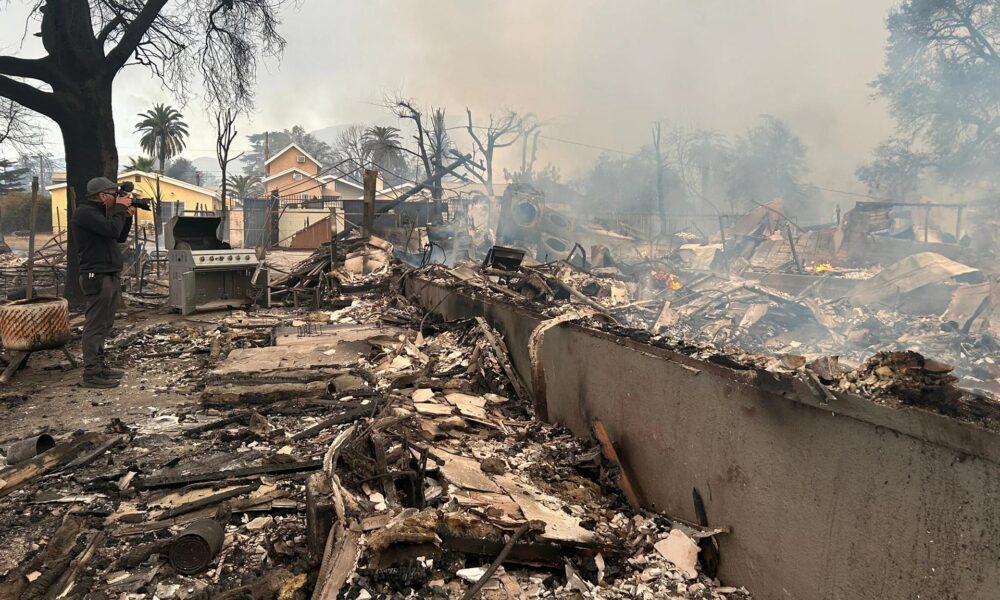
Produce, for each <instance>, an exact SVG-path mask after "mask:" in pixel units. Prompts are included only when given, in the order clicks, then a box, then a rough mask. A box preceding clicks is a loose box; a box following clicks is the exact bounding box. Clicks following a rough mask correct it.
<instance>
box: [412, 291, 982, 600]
mask: <svg viewBox="0 0 1000 600" xmlns="http://www.w3.org/2000/svg"><path fill="white" fill-rule="evenodd" d="M406 291H407V293H408V295H410V296H411V297H413V298H414V299H415V300H416V301H417V302H418V303H419V304H421V305H423V306H424V307H425V308H426V309H428V310H431V311H433V312H435V313H437V314H438V315H439V316H441V317H442V318H444V319H445V320H455V319H463V318H469V317H472V316H483V317H485V318H486V319H487V321H489V322H490V323H491V324H492V325H493V326H494V327H496V328H497V330H498V331H500V332H501V333H502V334H503V336H504V338H505V341H506V344H507V347H508V348H509V351H510V355H511V362H512V363H513V365H514V367H515V368H516V370H517V371H518V372H519V373H520V375H521V378H522V379H523V380H524V381H525V382H527V383H528V385H529V386H530V387H531V388H532V395H533V397H534V401H535V408H536V414H537V415H538V416H539V417H540V418H545V419H547V420H549V421H552V422H556V423H560V424H564V425H565V426H567V427H568V428H569V429H571V430H572V431H573V432H574V434H576V435H577V436H579V437H583V438H589V437H592V436H593V435H594V434H593V431H594V423H595V421H599V422H600V423H602V424H603V426H604V428H606V430H607V433H608V436H609V437H610V439H611V440H612V441H613V442H614V444H615V446H616V447H617V451H618V455H619V458H620V460H621V466H622V470H623V476H624V478H625V480H627V481H628V482H629V483H630V485H631V487H633V488H634V491H635V494H636V496H637V497H638V500H639V501H640V502H641V504H642V505H643V506H644V507H646V508H650V509H655V510H656V511H659V512H662V513H664V514H666V515H669V516H671V517H672V518H676V519H682V520H686V521H689V522H692V523H699V522H700V523H701V524H702V525H707V526H710V527H717V528H722V529H724V530H725V531H726V532H727V533H725V534H722V535H719V536H717V539H718V544H719V554H720V558H721V560H720V566H719V578H720V579H721V580H722V581H723V583H728V582H739V584H740V585H744V586H746V588H747V589H748V590H750V591H751V592H752V593H753V594H754V595H755V596H756V597H760V598H770V599H777V598H789V599H795V598H816V599H820V598H822V599H839V598H843V599H847V598H851V599H867V598H870V599H876V598H878V599H892V598H900V599H902V598H916V597H920V598H962V599H984V600H985V599H986V598H992V597H994V596H995V594H996V582H997V581H1000V543H998V542H997V540H996V537H995V535H994V534H993V532H994V531H996V530H997V528H998V527H1000V509H998V507H997V504H996V502H995V498H996V497H997V495H998V493H1000V435H998V434H997V433H996V432H995V431H991V430H989V429H987V428H983V427H980V426H978V425H976V424H973V423H965V422H962V421H960V420H957V419H953V418H949V417H946V416H942V415H939V414H935V413H933V412H929V411H925V410H921V409H917V408H910V407H888V406H883V405H881V404H878V403H875V402H873V401H872V399H870V398H866V397H861V396H858V395H855V394H850V393H845V392H841V391H838V390H829V389H827V388H823V389H822V390H820V389H818V386H816V385H813V384H812V383H811V382H810V380H809V379H808V378H805V377H802V376H794V375H791V374H784V373H774V372H769V371H764V370H758V369H754V368H751V367H748V366H746V365H744V364H741V363H740V362H739V361H737V360H734V359H728V358H727V357H726V356H724V355H720V356H717V357H714V358H710V359H707V360H706V359H702V358H694V357H692V356H689V355H686V354H684V353H682V352H678V351H674V350H670V349H665V348H661V347H657V346H654V345H651V344H648V343H645V342H644V341H642V340H641V339H639V340H637V339H630V338H628V337H624V336H621V335H615V334H612V333H607V332H602V331H597V330H594V329H591V328H588V327H584V326H581V325H578V324H575V323H572V322H562V323H557V324H553V323H554V321H550V322H549V323H548V324H546V325H545V326H542V324H543V323H544V322H545V321H547V320H549V317H547V316H545V315H542V314H540V313H536V312H532V311H531V310H529V309H526V308H523V307H519V306H515V305H513V304H509V303H507V302H505V301H502V300H496V299H493V298H489V297H484V296H481V295H477V294H474V293H469V292H467V291H465V290H460V289H457V288H454V287H450V286H448V285H445V284H442V283H441V282H439V281H433V280H431V279H430V278H420V277H412V278H409V279H408V280H407V282H406ZM548 325H551V327H549V326H548ZM540 326H541V327H540ZM533 334H534V335H533Z"/></svg>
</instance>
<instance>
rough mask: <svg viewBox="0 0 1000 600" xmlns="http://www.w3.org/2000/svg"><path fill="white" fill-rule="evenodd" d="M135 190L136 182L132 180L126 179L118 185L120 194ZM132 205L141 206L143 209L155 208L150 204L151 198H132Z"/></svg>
mask: <svg viewBox="0 0 1000 600" xmlns="http://www.w3.org/2000/svg"><path fill="white" fill-rule="evenodd" d="M133 190H135V184H134V183H132V182H131V181H126V182H125V183H123V184H121V185H119V186H118V195H119V196H127V195H129V194H131V193H132V191H133ZM132 206H134V207H136V208H141V209H142V210H153V209H152V207H151V205H150V199H149V198H132Z"/></svg>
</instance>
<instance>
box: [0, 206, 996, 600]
mask: <svg viewBox="0 0 1000 600" xmlns="http://www.w3.org/2000/svg"><path fill="white" fill-rule="evenodd" d="M518 201H519V202H522V203H523V202H528V204H530V205H531V206H535V205H534V204H532V203H533V202H534V203H537V198H535V197H534V196H531V195H528V196H523V197H520V199H519V200H518ZM536 208H537V207H536ZM542 214H543V215H544V213H542ZM552 214H555V215H558V214H559V213H552ZM535 216H536V217H539V222H540V223H549V225H546V227H554V226H556V225H558V227H559V230H560V231H559V236H558V237H559V239H560V240H563V241H570V238H571V237H572V236H573V235H575V234H574V231H579V228H580V227H581V225H580V224H577V223H573V222H571V221H570V220H568V219H562V220H561V221H559V222H558V223H557V224H556V225H553V224H552V223H553V222H550V221H545V220H544V218H542V217H540V216H539V215H535ZM859 219H860V216H858V215H855V216H853V217H852V218H851V219H849V220H848V223H849V224H851V226H852V227H854V228H855V229H857V228H859V227H861V225H859ZM557 221H558V219H557ZM866 223H868V224H869V225H871V222H868V221H866ZM872 226H874V225H872ZM519 227H527V226H524V225H519ZM540 227H541V226H540ZM574 228H576V229H575V230H574ZM594 231H597V230H596V229H594ZM594 231H592V232H591V233H593V232H594ZM597 233H600V236H598V237H599V239H601V240H603V241H607V240H609V239H612V238H614V239H621V238H624V239H628V238H627V236H623V235H621V234H613V232H603V233H602V232H600V231H597ZM850 233H851V232H850V231H841V230H840V228H836V227H827V228H820V229H814V230H805V229H802V228H799V227H798V226H797V225H794V224H792V223H791V222H790V221H789V219H788V217H787V216H785V215H784V214H783V212H782V207H781V206H780V204H776V203H771V204H768V205H761V206H758V207H757V209H754V211H751V213H750V214H748V215H745V217H744V218H741V219H738V220H737V221H736V222H734V223H732V224H731V225H730V226H729V227H724V228H722V229H721V231H720V232H719V234H718V236H717V237H716V236H708V237H707V238H706V237H705V236H702V237H701V239H698V236H689V235H683V236H678V237H677V239H678V240H681V241H682V243H679V244H677V245H676V252H674V253H672V254H670V255H668V256H665V257H662V258H650V257H648V256H644V255H642V254H641V253H638V252H637V253H636V254H634V255H624V254H623V253H612V251H611V250H610V249H609V248H608V247H607V246H606V245H603V244H595V245H594V246H593V247H592V248H591V252H590V261H589V262H588V260H587V253H586V251H583V252H579V251H577V248H574V251H572V252H568V253H567V255H566V256H564V257H563V258H562V259H557V260H548V261H547V262H544V263H541V264H538V263H537V261H535V260H532V259H531V256H530V254H531V253H530V252H529V253H528V255H527V256H524V257H521V256H519V255H517V253H514V254H511V253H510V252H508V251H507V250H509V249H501V251H499V252H495V253H493V257H494V259H495V260H494V259H489V260H487V261H485V262H484V263H482V264H478V263H475V262H470V261H462V260H453V261H452V263H453V265H454V266H450V267H448V266H444V265H437V264H424V265H423V266H420V267H417V268H414V269H404V268H403V267H401V266H400V264H399V263H398V262H397V260H396V259H395V258H394V256H395V254H396V251H395V249H394V247H393V245H392V244H390V243H388V242H386V241H384V240H382V239H380V238H376V237H362V238H353V239H349V240H337V241H334V242H331V243H328V244H325V245H323V246H322V247H321V248H319V249H318V250H316V251H315V252H314V253H312V254H311V255H310V256H308V257H307V258H305V260H302V261H300V262H299V263H298V264H296V265H295V266H293V267H292V268H291V269H289V270H288V271H287V272H284V273H282V274H281V275H280V276H279V277H277V278H276V280H274V281H272V286H271V294H270V299H271V306H270V308H261V307H254V308H252V309H249V310H247V311H230V312H227V313H218V312H216V313H211V312H210V313H203V314H199V315H197V316H193V317H187V318H183V317H180V316H177V315H168V314H167V313H166V312H165V310H164V309H163V308H162V307H156V308H152V309H151V310H147V314H145V315H143V316H142V317H138V316H134V315H133V317H131V318H130V321H129V322H127V324H125V325H124V326H122V327H121V330H120V331H119V332H118V334H117V335H116V336H115V337H114V338H112V339H111V340H110V342H109V346H110V350H111V352H110V354H111V356H112V360H113V362H114V363H115V364H117V365H121V366H124V367H126V368H127V369H128V370H129V371H131V372H133V373H135V377H132V378H129V379H128V380H126V382H125V383H124V384H123V387H122V390H123V393H125V394H137V395H142V397H144V398H148V399H149V400H148V401H149V402H151V403H152V402H154V400H153V399H154V398H156V397H157V396H158V395H159V394H167V393H177V394H185V395H186V396H187V401H186V402H185V403H179V404H177V405H172V406H170V407H167V408H164V409H162V410H157V409H156V408H155V407H154V408H153V410H151V411H150V412H149V413H148V414H147V415H146V416H143V417H136V418H132V419H123V418H120V417H114V418H112V419H111V420H110V423H107V422H106V423H103V424H102V426H101V427H100V428H99V429H100V431H94V428H93V427H90V428H89V429H90V430H89V431H88V432H83V431H81V432H72V431H47V432H38V431H31V432H27V431H25V432H20V433H21V434H22V435H20V436H18V437H27V434H28V433H31V434H32V435H37V434H39V433H44V434H46V435H50V436H52V437H53V438H54V440H55V442H56V444H55V446H54V447H53V448H52V449H49V450H46V451H43V452H41V453H40V454H39V455H38V456H36V457H34V458H31V459H29V460H27V461H24V462H20V463H18V464H13V465H8V466H7V467H6V468H4V469H3V470H2V471H0V495H2V496H4V500H5V502H4V504H3V505H2V506H0V522H2V523H5V524H7V525H8V527H7V528H6V530H5V531H4V532H3V533H0V543H2V544H4V545H5V547H6V548H8V551H7V552H6V553H5V554H6V555H5V556H4V557H3V558H2V559H0V576H2V577H3V578H4V581H3V583H0V596H2V597H7V596H11V597H42V596H46V595H47V596H60V595H64V596H66V595H73V594H77V593H82V592H83V590H86V594H87V597H93V598H111V597H114V598H120V597H128V598H141V597H158V598H202V597H206V598H207V597H212V598H227V597H228V598H238V597H245V596H246V595H248V594H249V595H251V596H253V597H261V598H274V597H280V598H305V597H313V598H331V599H332V598H337V597H345V598H376V597H378V598H395V597H398V598H402V597H440V598H463V599H466V598H472V597H475V596H477V595H480V594H481V595H482V597H486V598H515V597H554V598H578V597H599V598H665V597H669V598H729V599H745V598H750V594H749V593H748V592H747V591H746V590H745V589H742V588H736V587H731V586H724V585H722V582H720V581H719V580H718V579H716V578H715V575H716V573H717V572H718V566H719V561H720V560H721V558H720V556H719V546H718V542H717V536H726V535H728V531H729V530H728V529H727V528H726V527H725V526H718V525H717V524H713V525H715V526H713V527H709V526H708V524H707V519H706V518H704V503H703V502H701V497H700V494H699V492H698V490H697V489H695V490H694V498H695V508H696V511H697V510H698V508H699V506H700V507H701V510H700V512H699V521H700V524H696V523H689V522H685V521H682V520H681V519H678V518H672V517H671V516H669V515H663V514H658V513H654V512H649V511H647V510H645V509H643V508H642V506H644V503H643V499H642V490H640V489H638V488H637V486H636V485H635V483H634V480H633V478H632V477H631V475H630V466H629V464H628V463H627V462H626V461H625V460H623V457H622V455H620V454H619V452H618V450H617V448H616V440H613V439H611V438H610V436H609V434H608V431H607V430H606V429H605V427H604V425H603V423H601V421H600V420H597V421H593V422H592V423H591V424H592V426H593V432H592V433H593V436H592V438H591V439H589V440H580V439H577V438H574V437H573V436H572V435H570V434H569V433H568V432H567V431H566V430H563V429H561V428H559V427H557V426H553V425H550V424H547V423H544V422H541V421H539V420H537V419H535V417H534V412H535V409H536V408H537V407H538V406H539V404H540V403H542V404H543V403H544V394H545V382H544V378H540V379H539V378H538V377H537V372H533V373H532V374H531V375H532V376H533V377H532V381H530V382H529V381H523V380H522V379H521V376H520V375H519V374H518V371H516V370H515V369H514V368H513V365H512V363H511V359H510V356H509V354H508V349H507V347H506V345H505V340H504V338H503V336H501V335H500V334H499V332H497V331H496V330H494V329H493V328H492V327H491V326H490V324H489V323H488V322H487V320H485V319H483V318H473V319H468V320H464V321H458V322H454V323H442V322H440V321H439V320H438V319H437V318H436V317H435V316H434V315H433V314H432V313H433V310H431V311H424V310H422V309H421V308H419V307H417V306H416V305H414V304H413V303H412V302H411V301H410V300H409V299H408V298H406V296H405V295H404V294H402V293H398V290H400V289H401V287H402V286H401V283H402V282H403V281H406V280H408V279H410V278H420V279H421V280H423V281H432V282H435V283H438V284H441V285H443V286H446V287H448V288H451V289H450V292H449V293H454V292H459V291H460V292H463V293H466V294H468V295H471V296H473V297H475V298H477V299H493V300H500V301H503V302H505V303H509V304H514V305H517V306H521V307H524V308H526V309H529V310H530V311H532V312H533V313H534V314H536V315H538V316H539V317H541V318H542V321H543V323H542V325H541V326H539V327H538V328H537V329H535V330H534V331H532V332H531V335H530V339H529V340H528V343H529V346H530V347H531V348H537V347H539V346H540V341H541V339H542V337H543V336H544V335H545V332H546V331H547V330H548V329H549V328H551V327H554V326H556V325H557V324H559V323H563V322H567V321H574V322H577V323H579V324H581V325H583V326H586V327H592V328H597V329H602V330H604V331H607V332H611V333H614V334H616V335H620V336H625V337H630V338H634V339H637V340H640V341H642V342H645V343H648V344H652V345H657V346H661V347H665V348H669V349H671V350H674V351H678V352H681V353H683V354H687V355H690V356H693V357H697V358H701V359H704V360H707V361H709V362H713V363H716V364H720V365H724V366H727V367H730V368H734V369H738V370H741V371H760V372H777V373H785V374H791V375H793V376H794V377H796V378H798V379H799V380H801V381H802V382H804V383H805V385H807V386H808V389H810V390H813V392H814V393H816V394H817V396H818V397H819V398H820V399H821V400H822V401H825V402H835V401H837V398H838V395H839V394H856V395H860V396H861V397H864V398H868V399H870V400H872V401H873V402H876V403H878V404H883V405H886V406H889V407H913V408H915V409H919V410H930V411H934V412H937V413H939V414H942V415H945V416H947V417H951V418H956V419H960V420H965V421H968V422H972V423H974V424H976V425H977V426H982V427H985V428H988V429H994V430H998V429H1000V410H998V406H1000V405H998V404H997V403H996V402H995V401H994V400H993V399H992V398H989V397H987V396H984V395H981V394H977V393H973V392H970V391H968V390H966V389H963V388H962V387H960V386H963V385H965V386H971V387H975V388H979V389H987V390H1000V370H998V368H997V367H996V365H995V361H993V359H992V358H991V354H993V353H995V351H996V350H997V349H998V348H1000V344H998V342H997V338H996V334H995V329H994V327H993V323H992V320H991V311H990V307H991V304H992V298H993V292H994V291H995V282H994V281H993V280H992V279H991V275H990V274H989V273H988V272H986V271H985V270H982V269H981V268H977V267H974V266H971V265H966V264H963V263H961V262H958V261H956V260H954V259H952V258H946V257H943V256H938V255H936V254H934V255H931V254H930V253H924V254H917V255H914V256H911V257H909V258H906V259H904V260H903V261H901V262H900V263H898V264H895V265H888V266H886V267H885V268H881V269H880V268H876V267H872V266H861V267H860V268H859V267H858V266H857V265H855V266H846V265H845V260H844V255H845V252H847V250H846V249H845V248H844V245H845V244H849V243H851V242H850V241H849V240H851V239H853V238H852V237H851V235H848V234H850ZM521 235H528V237H531V239H532V240H536V241H533V242H532V248H533V249H534V250H536V251H539V248H542V247H550V246H552V244H554V242H552V241H551V240H552V239H556V238H555V237H554V236H555V233H552V232H549V231H535V232H534V233H530V232H529V233H524V232H522V234H521ZM615 236H617V237H615ZM490 237H492V236H486V237H485V238H484V239H489V238H490ZM536 238H537V239H536ZM557 241H558V240H557ZM560 243H562V242H560ZM567 247H568V244H567ZM578 248H579V249H580V250H583V246H579V245H578ZM550 251H551V250H546V251H545V252H550ZM537 253H538V252H536V254H537ZM848 254H849V252H848ZM410 258H412V257H410ZM270 268H272V269H273V270H274V272H278V271H279V268H278V267H277V266H276V263H275V264H272V265H270ZM760 268H769V269H772V270H773V272H775V273H776V272H782V273H784V274H788V275H792V276H794V277H796V278H799V279H794V280H793V281H794V282H795V285H797V286H798V288H797V289H788V287H785V288H782V284H781V283H780V282H779V283H777V284H775V283H771V282H770V281H771V280H768V279H767V277H766V276H764V275H761V274H760V273H759V272H756V271H755V269H760ZM772 279H773V278H772ZM129 300H130V301H132V302H134V301H135V300H136V298H134V297H133V298H130V299H129ZM138 300H140V301H141V302H142V304H143V305H147V304H157V303H156V302H153V301H150V302H146V301H145V300H143V299H142V298H138ZM906 310H910V312H916V313H920V314H916V315H915V314H907V312H906ZM72 324H73V325H74V328H75V330H74V333H76V334H77V335H78V334H79V327H80V321H79V320H76V321H73V322H72ZM530 358H531V361H532V365H531V368H532V369H533V370H537V364H538V362H539V359H538V357H537V356H536V355H535V354H533V353H531V356H530ZM946 363H947V364H946ZM153 375H158V376H160V377H161V379H160V381H162V383H160V384H156V385H153V384H151V383H150V378H151V377H152V376H153ZM164 378H165V379H164ZM529 384H530V385H529ZM12 398H14V397H13V396H12ZM4 402H6V400H4ZM22 402H24V400H16V399H15V400H13V401H12V402H11V405H12V406H17V405H19V403H22ZM95 403H96V404H94V405H95V406H96V405H98V404H100V401H99V400H97V401H95ZM10 441H14V439H13V438H12V439H9V440H0V442H10ZM34 540H45V541H47V543H45V544H41V543H37V542H35V541H34ZM726 583H739V582H726Z"/></svg>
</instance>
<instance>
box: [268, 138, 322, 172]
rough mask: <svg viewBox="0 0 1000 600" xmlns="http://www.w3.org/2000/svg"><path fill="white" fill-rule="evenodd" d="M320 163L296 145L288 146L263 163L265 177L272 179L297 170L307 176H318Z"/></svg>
mask: <svg viewBox="0 0 1000 600" xmlns="http://www.w3.org/2000/svg"><path fill="white" fill-rule="evenodd" d="M320 167H321V165H320V163H319V161H318V160H316V159H315V158H313V157H312V156H311V155H310V154H309V153H308V152H306V151H305V150H303V149H302V147H301V146H299V145H298V144H294V143H293V144H289V145H288V146H285V147H284V148H282V149H281V150H280V151H278V152H277V153H275V154H274V155H273V156H271V158H269V159H267V160H266V161H265V162H264V175H265V177H273V176H275V175H277V174H279V173H282V172H284V171H287V170H289V169H299V170H301V171H302V172H304V173H307V174H309V175H313V176H315V175H319V171H320Z"/></svg>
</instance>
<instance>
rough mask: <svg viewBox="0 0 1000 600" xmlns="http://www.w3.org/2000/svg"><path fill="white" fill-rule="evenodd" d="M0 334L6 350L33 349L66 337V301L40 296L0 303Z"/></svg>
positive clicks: (57, 345) (53, 344)
mask: <svg viewBox="0 0 1000 600" xmlns="http://www.w3.org/2000/svg"><path fill="white" fill-rule="evenodd" d="M0 338H2V339H3V345H4V347H5V348H7V349H8V350H16V351H20V352H34V351H35V350H47V349H49V348H61V347H63V346H65V345H66V342H68V341H69V303H68V302H66V299H65V298H50V297H40V298H32V299H31V300H18V301H16V302H11V303H9V304H5V305H3V306H0Z"/></svg>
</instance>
